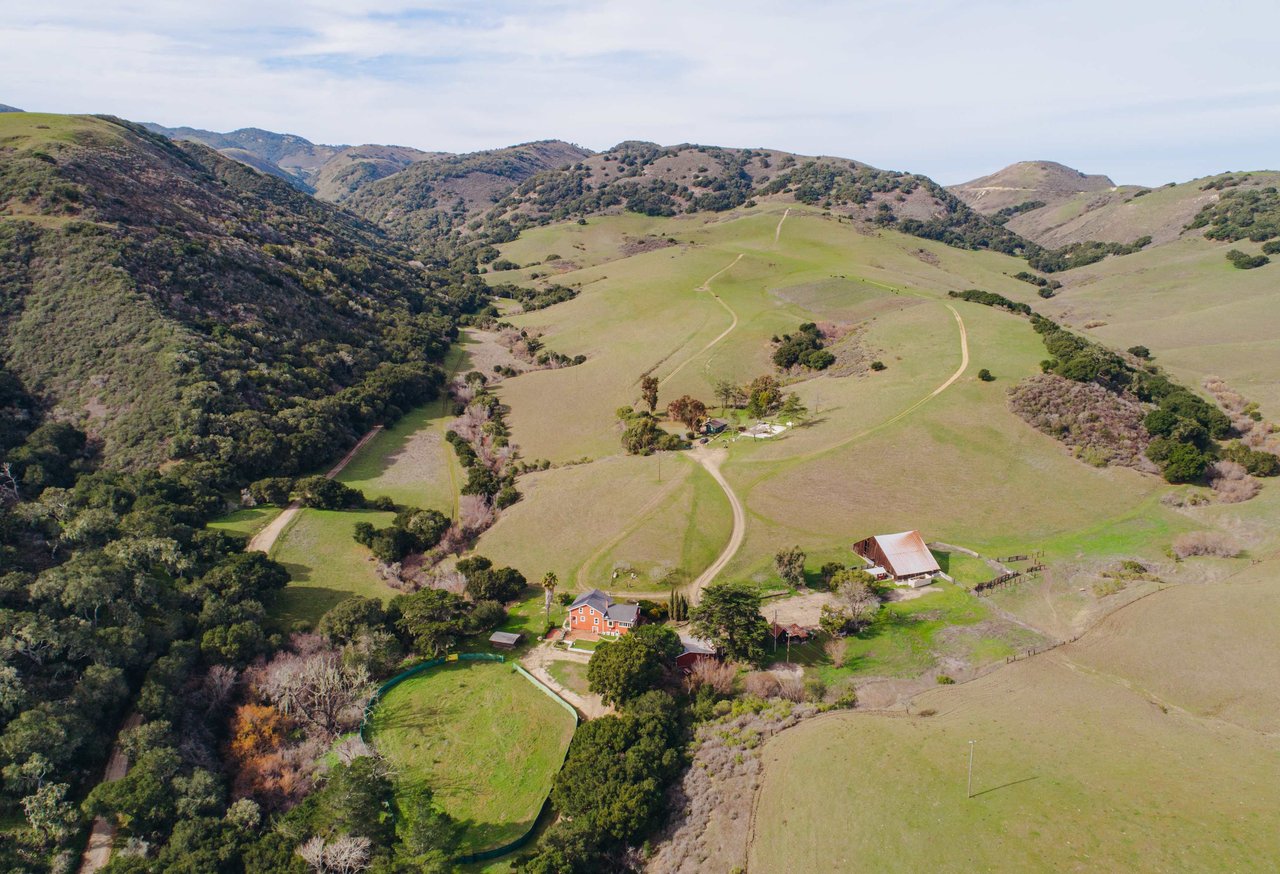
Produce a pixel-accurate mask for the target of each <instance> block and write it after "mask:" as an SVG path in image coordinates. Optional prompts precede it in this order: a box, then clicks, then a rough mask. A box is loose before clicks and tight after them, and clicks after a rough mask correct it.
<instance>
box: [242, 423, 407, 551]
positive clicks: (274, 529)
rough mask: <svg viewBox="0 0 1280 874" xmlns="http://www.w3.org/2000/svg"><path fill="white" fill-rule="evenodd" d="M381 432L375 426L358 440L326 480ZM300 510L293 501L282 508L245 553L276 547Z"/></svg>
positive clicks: (330, 471)
mask: <svg viewBox="0 0 1280 874" xmlns="http://www.w3.org/2000/svg"><path fill="white" fill-rule="evenodd" d="M381 430H382V426H381V425H375V426H374V428H373V430H372V431H370V432H369V433H368V434H366V435H364V436H363V437H361V438H360V440H359V442H358V443H356V445H355V446H352V447H351V451H350V452H348V453H347V454H346V455H344V456H342V459H341V460H340V461H339V462H338V463H337V464H335V465H334V466H333V467H331V468H329V472H328V473H326V474H325V477H327V478H328V479H333V478H334V477H335V476H337V475H338V474H340V473H342V469H343V468H344V467H346V466H347V465H348V464H350V463H351V459H353V458H355V457H356V453H357V452H359V451H360V450H361V449H364V447H365V444H367V443H368V442H369V441H370V440H372V439H373V438H374V437H377V436H378V432H379V431H381ZM301 509H302V504H301V503H299V502H298V501H294V502H293V503H292V504H290V505H289V506H287V507H285V508H284V512H283V513H281V514H280V515H279V516H277V517H275V518H274V519H272V520H271V522H270V523H268V525H267V526H266V527H265V528H263V529H262V530H261V531H259V532H258V533H257V534H255V535H253V537H251V538H249V545H248V546H246V547H245V551H246V552H266V553H270V552H271V547H273V546H275V545H276V541H277V540H279V539H280V535H281V534H283V533H284V532H285V529H286V528H288V527H289V525H290V524H291V523H292V522H293V520H294V517H295V516H297V515H298V511H299V510H301Z"/></svg>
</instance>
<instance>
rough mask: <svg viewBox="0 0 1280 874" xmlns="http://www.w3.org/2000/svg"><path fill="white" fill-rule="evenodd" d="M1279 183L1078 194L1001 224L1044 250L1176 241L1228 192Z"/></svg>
mask: <svg viewBox="0 0 1280 874" xmlns="http://www.w3.org/2000/svg"><path fill="white" fill-rule="evenodd" d="M1277 182H1280V173H1274V172H1257V173H1245V174H1239V173H1237V174H1229V173H1228V174H1221V175H1218V176H1210V177H1206V178H1203V179H1193V180H1192V181H1190V182H1184V183H1181V184H1172V183H1170V184H1169V185H1165V186H1162V187H1160V188H1153V189H1148V188H1142V187H1139V186H1132V185H1126V186H1122V187H1120V188H1117V189H1115V190H1112V191H1100V192H1087V193H1082V194H1078V195H1076V196H1074V197H1071V198H1069V199H1067V200H1065V201H1062V202H1060V203H1058V204H1050V205H1048V206H1045V207H1044V208H1042V209H1037V210H1032V211H1029V212H1024V213H1021V214H1019V215H1016V216H1014V217H1013V218H1011V219H1010V220H1009V222H1008V224H1007V225H1006V226H1007V227H1008V228H1009V229H1010V230H1014V231H1017V232H1018V233H1019V234H1022V235H1023V236H1025V237H1028V238H1030V239H1033V240H1035V241H1036V242H1038V243H1040V244H1041V245H1044V246H1064V245H1067V244H1069V243H1076V242H1081V241H1083V240H1107V241H1113V242H1122V243H1123V242H1131V241H1132V240H1135V239H1137V238H1139V237H1143V236H1150V237H1151V238H1152V241H1153V242H1154V243H1156V244H1157V245H1158V244H1161V243H1167V242H1169V241H1171V240H1175V239H1177V238H1178V237H1180V236H1181V235H1182V234H1183V233H1184V231H1185V229H1186V228H1187V226H1188V225H1190V224H1191V223H1192V222H1193V221H1194V220H1195V218H1196V216H1197V215H1199V213H1200V211H1201V210H1202V209H1204V208H1205V207H1207V206H1211V205H1213V204H1215V203H1217V202H1218V200H1219V199H1220V198H1221V197H1222V196H1223V195H1224V193H1225V192H1227V191H1230V190H1242V191H1248V190H1258V189H1261V188H1265V187H1267V186H1273V185H1276V184H1277Z"/></svg>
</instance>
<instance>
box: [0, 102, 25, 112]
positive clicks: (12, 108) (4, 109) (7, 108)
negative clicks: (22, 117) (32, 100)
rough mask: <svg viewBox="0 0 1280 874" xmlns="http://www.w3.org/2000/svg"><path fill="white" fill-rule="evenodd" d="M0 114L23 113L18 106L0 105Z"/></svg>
mask: <svg viewBox="0 0 1280 874" xmlns="http://www.w3.org/2000/svg"><path fill="white" fill-rule="evenodd" d="M0 112H22V110H21V109H19V108H18V107H16V106H9V105H8V104H5V103H0Z"/></svg>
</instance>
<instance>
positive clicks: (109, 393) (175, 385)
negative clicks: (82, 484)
mask: <svg viewBox="0 0 1280 874" xmlns="http://www.w3.org/2000/svg"><path fill="white" fill-rule="evenodd" d="M482 288H483V287H482V285H481V284H480V283H479V282H478V280H474V279H472V280H466V279H465V278H463V277H462V276H461V275H460V274H453V273H450V272H448V271H444V270H436V271H430V270H427V269H425V268H423V267H422V266H421V265H418V264H416V263H411V262H410V261H409V260H408V258H407V257H406V255H405V253H403V252H402V251H400V250H398V249H397V248H396V247H395V246H393V245H391V244H389V243H388V242H387V241H386V240H385V239H384V238H383V237H382V236H381V234H380V233H379V232H378V231H377V230H376V229H374V228H373V227H371V226H368V225H365V224H363V223H362V222H360V221H359V220H357V219H355V218H354V217H351V216H349V215H347V214H344V213H341V212H339V211H337V210H335V209H333V208H331V207H329V206H326V205H324V204H322V203H320V202H318V201H316V200H314V199H313V198H311V197H308V196H306V195H305V194H302V193H301V192H298V191H297V190H295V189H293V188H291V187H290V186H288V185H286V184H284V183H282V182H280V181H279V180H276V179H274V178H271V177H269V176H264V175H262V174H260V173H257V172H254V171H252V170H250V169H248V168H246V167H245V166H243V165H241V164H239V163H236V162H234V161H231V160H228V159H226V158H223V157H222V156H220V155H218V154H217V153H215V152H214V151H212V150H211V149H209V148H206V147H204V146H201V145H198V144H193V143H176V142H173V141H171V140H168V139H165V138H163V137H160V136H157V135H155V134H152V133H149V132H148V131H146V130H145V129H143V128H142V127H139V126H137V125H133V124H130V123H127V122H122V121H119V120H117V119H111V118H101V117H88V116H54V115H37V114H31V113H21V114H5V115H3V116H0V336H2V337H3V344H2V345H3V353H2V356H3V364H4V366H5V367H6V368H7V369H8V370H9V371H10V372H11V373H12V374H13V375H14V376H16V377H17V378H18V379H19V380H21V382H22V383H23V384H25V386H26V387H27V389H28V390H29V391H31V392H32V393H33V394H34V395H36V396H37V397H39V398H41V399H42V401H43V402H44V404H45V405H46V406H47V407H48V408H49V409H50V412H51V413H52V414H53V416H54V417H55V418H57V419H62V420H68V421H71V422H73V423H76V424H78V425H80V426H81V427H83V428H85V429H86V430H87V431H88V432H89V433H90V435H91V436H93V437H96V438H98V439H99V440H100V441H101V444H102V448H103V451H104V454H105V458H106V460H107V462H108V463H109V464H112V465H119V466H128V467H133V466H141V465H153V464H158V463H161V462H164V461H166V460H168V459H171V458H183V457H196V458H201V459H203V460H208V461H215V460H216V461H222V462H225V463H228V464H231V465H233V466H234V467H236V468H237V469H238V470H239V471H241V472H242V473H244V474H247V475H261V474H263V473H268V472H274V471H277V470H279V469H281V467H283V466H293V465H294V462H288V463H286V461H285V459H287V458H295V459H297V461H298V462H300V463H301V465H302V466H303V467H310V466H313V465H316V464H318V463H320V462H321V461H323V460H324V459H325V458H327V457H329V456H330V455H331V454H332V453H333V451H334V450H335V448H336V447H337V446H338V445H341V444H342V443H344V442H346V441H347V440H349V439H350V438H351V437H352V436H353V435H354V434H356V433H358V432H360V431H362V430H364V429H365V428H366V427H368V424H369V423H370V421H369V420H370V419H371V418H373V417H376V416H378V415H380V414H381V412H382V411H383V410H384V409H385V408H386V406H387V405H388V404H391V405H394V404H396V403H401V404H406V403H411V402H417V401H420V400H422V399H423V398H425V397H429V396H431V395H432V393H433V392H434V386H435V385H436V383H437V382H438V379H439V376H438V371H437V369H436V368H435V367H434V365H433V362H434V361H436V360H438V359H439V358H440V356H441V355H442V354H443V352H444V349H445V348H446V346H447V345H448V343H449V342H450V340H451V339H452V338H453V336H454V327H453V324H454V319H455V317H456V316H457V314H458V313H459V312H460V311H461V310H463V309H468V308H474V307H475V306H476V305H478V303H479V300H480V293H481V291H482ZM375 386H376V387H377V388H376V390H375V388H374V387H375ZM374 395H377V396H378V397H377V399H376V400H375V398H374Z"/></svg>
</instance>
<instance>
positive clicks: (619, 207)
mask: <svg viewBox="0 0 1280 874" xmlns="http://www.w3.org/2000/svg"><path fill="white" fill-rule="evenodd" d="M761 198H770V199H781V200H784V201H786V202H794V203H801V204H806V205H809V206H820V207H821V208H823V209H827V210H834V211H835V212H837V213H839V214H841V215H844V216H846V217H849V218H852V219H855V220H858V221H865V222H869V223H871V224H873V225H876V226H880V227H884V226H889V225H894V226H897V227H899V228H901V229H902V230H904V231H906V232H907V233H910V234H913V235H915V236H918V237H924V238H926V239H934V240H942V241H944V242H946V243H948V244H949V245H952V246H958V247H961V248H967V249H994V250H997V251H1002V252H1009V253H1017V252H1023V251H1027V250H1029V249H1030V248H1034V247H1032V246H1030V245H1029V244H1028V243H1027V241H1025V240H1023V239H1022V238H1020V237H1018V236H1017V235H1016V234H1012V233H1010V232H1009V231H1007V230H1005V229H1004V228H1002V227H1000V225H998V224H997V223H995V222H992V221H990V220H988V219H987V218H985V217H984V216H982V215H980V214H978V213H976V212H974V211H973V210H971V209H970V208H969V207H968V206H966V205H965V204H964V203H963V202H962V201H961V200H959V199H958V198H956V197H955V196H954V195H952V194H951V193H950V192H948V191H947V190H946V189H944V188H943V187H942V186H940V185H938V184H937V183H936V182H934V181H933V180H931V179H929V178H928V177H925V176H920V175H916V174H910V173H902V172H898V171H890V170H879V169H877V168H875V167H871V166H869V165H867V164H863V163H860V162H858V161H854V160H849V159H845V158H830V157H817V158H812V157H806V156H802V155H793V154H789V153H787V152H778V151H774V150H769V149H726V148H720V147H717V146H700V145H690V144H684V145H679V146H669V147H662V146H658V145H657V144H654V143H622V144H620V145H618V146H615V147H614V148H613V149H610V150H609V151H608V152H604V153H602V154H599V155H594V156H592V157H591V158H589V159H587V160H584V161H580V162H578V163H576V164H573V165H572V166H570V167H566V168H563V169H561V170H557V171H554V172H549V173H545V174H542V175H540V176H537V177H535V178H533V179H530V180H529V181H528V182H526V183H525V184H524V185H522V186H520V187H519V188H518V189H516V191H515V192H514V193H512V195H511V196H510V197H508V198H506V199H505V200H504V201H503V202H502V203H500V204H499V205H498V208H497V209H496V210H494V212H493V213H492V214H491V215H490V216H489V217H488V221H489V222H490V224H491V226H492V227H493V228H494V229H495V230H496V231H498V232H501V231H502V230H503V229H505V228H507V227H508V226H514V227H515V228H524V227H527V226H528V225H529V224H542V223H547V222H553V221H561V220H564V219H567V218H570V217H575V216H576V217H581V216H584V215H591V214H599V213H609V214H615V213H619V212H623V211H625V212H633V213H640V214H643V215H649V216H675V215H677V214H681V213H698V212H712V213H721V212H725V211H727V210H731V209H735V208H738V207H747V208H750V207H752V206H754V205H755V204H756V203H757V201H758V199H761Z"/></svg>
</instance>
